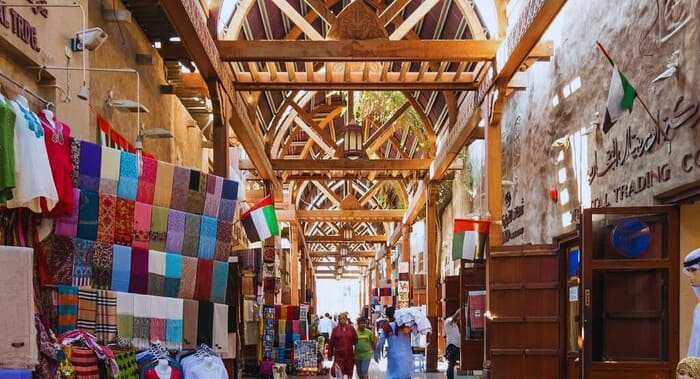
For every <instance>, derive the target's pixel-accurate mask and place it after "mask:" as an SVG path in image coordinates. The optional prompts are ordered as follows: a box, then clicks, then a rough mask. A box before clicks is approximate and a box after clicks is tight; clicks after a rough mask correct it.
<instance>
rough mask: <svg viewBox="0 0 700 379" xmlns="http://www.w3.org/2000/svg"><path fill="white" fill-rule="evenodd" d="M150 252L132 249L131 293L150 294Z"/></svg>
mask: <svg viewBox="0 0 700 379" xmlns="http://www.w3.org/2000/svg"><path fill="white" fill-rule="evenodd" d="M148 254H149V253H148V250H147V249H141V248H136V247H134V248H132V249H131V278H130V279H129V292H131V293H140V294H146V293H148Z"/></svg>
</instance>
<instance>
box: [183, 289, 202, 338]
mask: <svg viewBox="0 0 700 379" xmlns="http://www.w3.org/2000/svg"><path fill="white" fill-rule="evenodd" d="M198 325H199V303H198V302H197V301H194V300H188V299H184V300H183V301H182V348H183V349H194V348H195V347H197V345H198V344H197V326H198Z"/></svg>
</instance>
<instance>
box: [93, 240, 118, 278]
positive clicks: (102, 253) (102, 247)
mask: <svg viewBox="0 0 700 379" xmlns="http://www.w3.org/2000/svg"><path fill="white" fill-rule="evenodd" d="M113 255H114V253H113V252H112V244H111V243H106V242H100V241H97V242H95V245H94V250H93V255H92V281H93V284H94V285H95V287H96V288H99V289H109V288H110V285H111V283H112V261H113Z"/></svg>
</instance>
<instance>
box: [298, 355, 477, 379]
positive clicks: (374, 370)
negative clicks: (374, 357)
mask: <svg viewBox="0 0 700 379" xmlns="http://www.w3.org/2000/svg"><path fill="white" fill-rule="evenodd" d="M446 369H447V362H444V361H440V362H438V371H439V372H431V373H418V372H417V373H416V374H415V375H414V376H413V378H414V379H444V378H446V376H445V370H446ZM385 372H386V359H382V360H381V361H379V363H376V362H374V361H372V364H371V365H370V366H369V379H382V378H384V377H385V375H384V373H385ZM476 373H477V374H478V373H479V372H476ZM290 378H302V379H303V378H306V379H312V378H324V379H329V376H328V375H325V376H290ZM355 378H357V375H355ZM478 378H479V376H478V375H476V376H463V375H455V379H478Z"/></svg>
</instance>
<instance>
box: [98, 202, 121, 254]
mask: <svg viewBox="0 0 700 379" xmlns="http://www.w3.org/2000/svg"><path fill="white" fill-rule="evenodd" d="M99 207H100V210H99V219H98V220H97V240H98V241H102V242H105V243H109V244H112V243H114V234H115V224H116V217H117V196H116V195H112V194H109V193H105V192H100V194H99Z"/></svg>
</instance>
